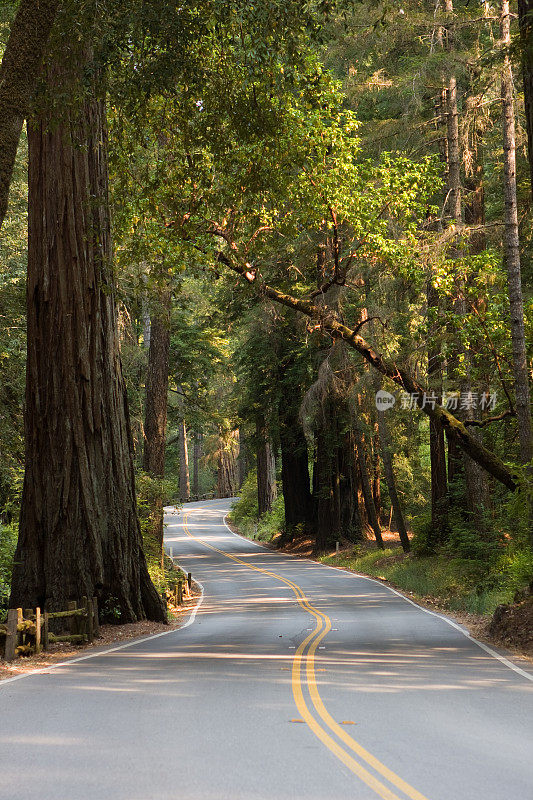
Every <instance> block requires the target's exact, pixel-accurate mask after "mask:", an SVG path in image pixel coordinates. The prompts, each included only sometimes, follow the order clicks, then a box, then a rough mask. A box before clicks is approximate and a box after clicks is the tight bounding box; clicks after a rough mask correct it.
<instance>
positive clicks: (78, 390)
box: [10, 67, 166, 622]
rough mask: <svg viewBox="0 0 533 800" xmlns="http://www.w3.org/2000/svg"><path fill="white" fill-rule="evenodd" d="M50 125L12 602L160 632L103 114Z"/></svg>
mask: <svg viewBox="0 0 533 800" xmlns="http://www.w3.org/2000/svg"><path fill="white" fill-rule="evenodd" d="M49 74H50V79H51V80H52V81H53V82H54V83H55V84H56V85H57V84H62V81H63V79H64V78H65V76H64V74H63V71H62V70H61V69H60V68H58V67H56V68H55V69H50V73H49ZM80 74H81V68H80ZM47 123H48V120H46V119H35V120H33V121H32V123H31V125H30V126H29V153H30V156H29V257H28V288H27V294H28V359H27V383H26V408H25V441H26V471H25V476H24V488H23V497H22V511H21V518H20V532H19V540H18V545H17V551H16V555H15V561H14V563H15V567H14V571H13V583H12V593H11V600H10V603H11V605H12V606H23V607H35V606H40V607H41V608H46V609H49V610H52V609H65V608H66V606H67V603H68V601H69V600H78V601H80V600H81V598H82V597H83V596H84V595H86V596H88V597H90V596H93V595H97V596H98V597H99V601H100V607H101V608H104V609H105V606H106V604H107V603H109V604H110V605H112V606H114V607H116V606H118V607H119V608H120V615H121V616H120V620H121V622H131V621H134V620H137V619H143V618H145V617H149V618H151V619H154V620H159V621H164V620H165V618H166V614H165V608H164V605H163V602H162V600H161V598H160V596H159V595H158V593H157V592H156V590H155V588H154V586H153V584H152V583H151V581H150V578H149V575H148V570H147V566H146V561H145V557H144V554H143V550H142V539H141V533H140V527H139V522H138V518H137V512H136V501H135V485H134V473H133V447H132V439H131V432H130V427H129V420H128V407H127V395H126V388H125V385H124V380H123V377H122V372H121V365H120V357H119V351H118V335H117V314H116V306H115V301H114V297H113V286H112V283H111V278H110V276H111V271H110V266H109V264H110V258H111V243H110V233H109V215H108V205H107V162H106V131H105V110H104V107H103V103H101V102H99V101H97V100H94V99H90V100H87V101H86V102H85V103H83V104H82V106H81V108H80V111H79V114H77V115H76V116H75V115H74V112H73V111H70V112H69V111H68V109H65V110H64V113H63V119H62V122H61V123H60V124H56V125H53V126H52V127H51V128H48V127H47Z"/></svg>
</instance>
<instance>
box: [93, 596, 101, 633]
mask: <svg viewBox="0 0 533 800" xmlns="http://www.w3.org/2000/svg"><path fill="white" fill-rule="evenodd" d="M93 628H94V635H95V636H96V637H97V638H98V637H99V636H100V618H99V616H98V598H97V597H93Z"/></svg>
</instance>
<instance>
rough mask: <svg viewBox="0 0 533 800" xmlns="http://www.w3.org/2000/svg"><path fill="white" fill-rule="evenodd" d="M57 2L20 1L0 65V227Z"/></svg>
mask: <svg viewBox="0 0 533 800" xmlns="http://www.w3.org/2000/svg"><path fill="white" fill-rule="evenodd" d="M60 6H61V3H60V2H59V0H21V2H20V4H19V7H18V10H17V13H16V15H15V19H14V20H13V24H12V25H11V31H10V33H9V39H8V41H7V45H6V49H5V51H4V56H3V58H2V64H1V66H0V228H1V227H2V223H3V221H4V217H5V215H6V211H7V203H8V198H9V186H10V184H11V178H12V176H13V167H14V165H15V158H16V155H17V148H18V143H19V139H20V134H21V131H22V125H23V123H24V120H25V119H26V117H27V116H28V113H29V110H30V101H31V96H32V94H33V91H34V88H35V84H36V82H37V78H38V76H39V70H40V67H41V61H42V59H43V55H44V52H45V50H46V45H47V43H48V39H49V36H50V32H51V30H52V26H53V24H54V21H55V18H56V14H57V11H58V9H59V7H60Z"/></svg>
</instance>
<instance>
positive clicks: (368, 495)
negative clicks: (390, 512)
mask: <svg viewBox="0 0 533 800" xmlns="http://www.w3.org/2000/svg"><path fill="white" fill-rule="evenodd" d="M354 438H355V445H356V449H357V463H358V465H359V475H360V476H361V488H362V491H363V498H364V502H365V506H366V512H367V515H368V521H369V523H370V527H371V528H372V530H373V532H374V536H375V539H376V544H377V546H378V547H380V548H381V549H384V547H385V545H384V543H383V538H382V536H381V528H380V525H379V520H378V515H377V512H376V507H375V505H374V498H373V497H372V487H371V485H370V478H369V475H368V467H367V463H366V453H365V447H364V444H363V437H362V435H361V430H360V427H359V423H358V422H357V421H356V422H355V424H354Z"/></svg>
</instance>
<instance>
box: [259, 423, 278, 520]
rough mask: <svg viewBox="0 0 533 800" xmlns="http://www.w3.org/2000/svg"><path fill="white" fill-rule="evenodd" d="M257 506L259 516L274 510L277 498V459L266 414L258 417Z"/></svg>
mask: <svg viewBox="0 0 533 800" xmlns="http://www.w3.org/2000/svg"><path fill="white" fill-rule="evenodd" d="M256 443H257V508H258V514H259V516H262V515H263V514H266V513H267V512H268V511H271V510H272V504H273V502H274V500H275V499H276V459H275V456H274V450H273V448H272V443H271V441H270V439H269V436H268V430H267V426H266V423H265V418H264V415H262V414H261V415H259V416H258V417H257V419H256Z"/></svg>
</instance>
